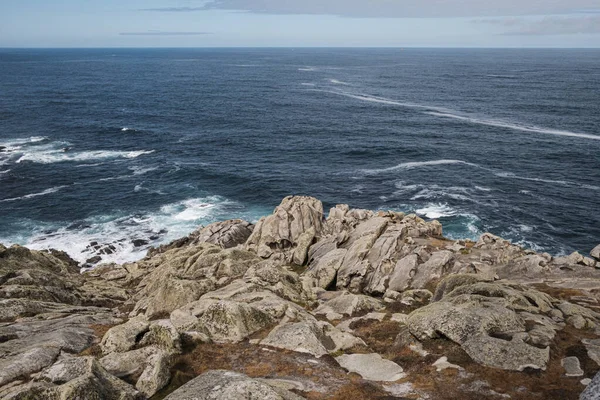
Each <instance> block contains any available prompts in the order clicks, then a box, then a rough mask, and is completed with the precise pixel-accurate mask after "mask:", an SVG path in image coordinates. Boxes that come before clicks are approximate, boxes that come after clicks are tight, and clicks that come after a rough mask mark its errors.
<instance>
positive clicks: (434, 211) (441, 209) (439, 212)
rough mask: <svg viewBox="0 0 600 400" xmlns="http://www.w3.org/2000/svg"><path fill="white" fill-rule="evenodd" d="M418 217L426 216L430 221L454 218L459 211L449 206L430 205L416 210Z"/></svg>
mask: <svg viewBox="0 0 600 400" xmlns="http://www.w3.org/2000/svg"><path fill="white" fill-rule="evenodd" d="M415 213H416V214H417V215H422V216H425V217H426V218H430V219H438V218H443V217H452V216H454V215H457V214H458V211H457V210H455V209H453V208H451V207H449V206H448V205H447V204H428V205H426V206H425V207H422V208H419V209H417V210H415Z"/></svg>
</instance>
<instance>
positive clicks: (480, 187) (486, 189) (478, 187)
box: [475, 186, 492, 192]
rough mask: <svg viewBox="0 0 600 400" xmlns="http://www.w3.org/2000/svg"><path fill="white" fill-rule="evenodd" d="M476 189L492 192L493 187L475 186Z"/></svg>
mask: <svg viewBox="0 0 600 400" xmlns="http://www.w3.org/2000/svg"><path fill="white" fill-rule="evenodd" d="M475 189H477V190H479V191H481V192H491V191H492V189H490V188H487V187H484V186H475Z"/></svg>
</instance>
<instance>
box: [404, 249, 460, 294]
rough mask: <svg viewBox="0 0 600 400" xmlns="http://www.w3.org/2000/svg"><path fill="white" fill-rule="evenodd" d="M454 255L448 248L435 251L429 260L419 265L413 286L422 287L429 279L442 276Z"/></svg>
mask: <svg viewBox="0 0 600 400" xmlns="http://www.w3.org/2000/svg"><path fill="white" fill-rule="evenodd" d="M453 256H454V254H453V253H452V252H451V251H448V250H441V251H436V252H435V253H433V254H432V255H431V257H430V258H429V260H427V262H425V263H424V264H421V265H419V266H418V268H417V272H416V274H415V276H414V277H413V279H412V282H411V287H413V288H415V289H422V288H424V287H425V285H427V283H429V281H431V280H433V279H439V278H441V277H442V275H444V273H445V272H446V270H445V268H446V265H447V264H448V263H449V262H450V260H452V257H453Z"/></svg>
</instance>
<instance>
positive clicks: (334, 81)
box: [329, 79, 350, 86]
mask: <svg viewBox="0 0 600 400" xmlns="http://www.w3.org/2000/svg"><path fill="white" fill-rule="evenodd" d="M329 82H330V83H333V84H334V85H345V86H350V84H349V83H348V82H342V81H338V80H337V79H329Z"/></svg>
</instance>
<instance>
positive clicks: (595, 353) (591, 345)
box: [581, 339, 600, 365]
mask: <svg viewBox="0 0 600 400" xmlns="http://www.w3.org/2000/svg"><path fill="white" fill-rule="evenodd" d="M581 342H582V343H583V345H584V346H585V348H586V350H587V355H588V357H589V358H591V359H592V360H594V361H595V362H596V364H598V365H600V339H582V340H581Z"/></svg>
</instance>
